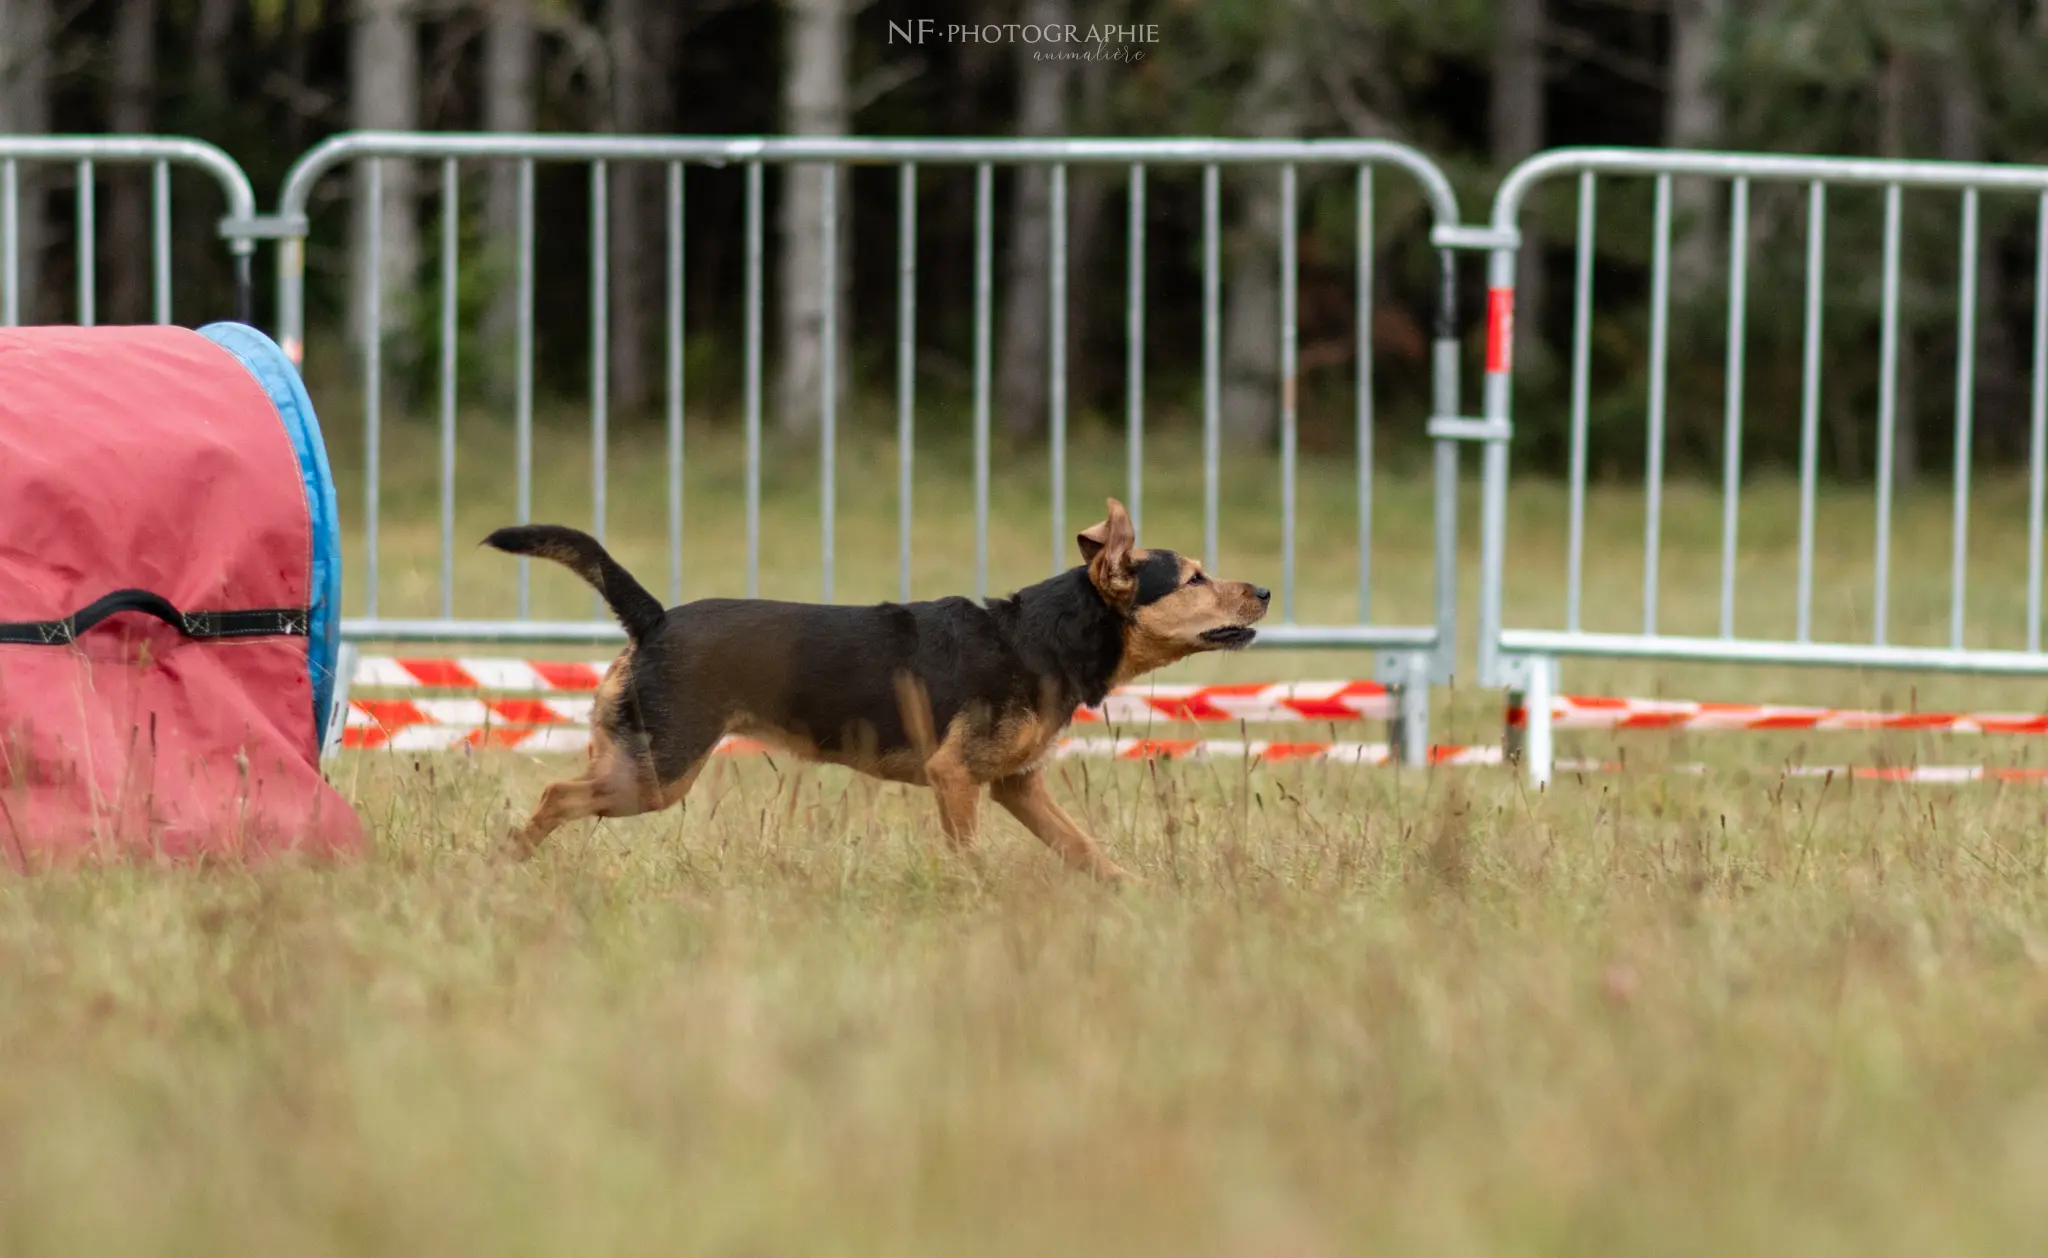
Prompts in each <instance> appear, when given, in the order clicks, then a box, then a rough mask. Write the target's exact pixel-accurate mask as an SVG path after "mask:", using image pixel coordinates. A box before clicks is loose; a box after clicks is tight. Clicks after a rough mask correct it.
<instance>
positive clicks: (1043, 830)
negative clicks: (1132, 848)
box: [989, 769, 1139, 883]
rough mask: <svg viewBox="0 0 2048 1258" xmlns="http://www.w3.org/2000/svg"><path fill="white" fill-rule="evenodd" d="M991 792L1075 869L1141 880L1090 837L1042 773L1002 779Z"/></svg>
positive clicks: (1113, 879)
mask: <svg viewBox="0 0 2048 1258" xmlns="http://www.w3.org/2000/svg"><path fill="white" fill-rule="evenodd" d="M989 794H990V795H993V796H994V797H995V801H996V802H997V803H998V804H1001V805H1002V806H1003V807H1004V808H1006V809H1008V810H1009V812H1010V815H1011V816H1013V817H1015V818H1016V819H1017V820H1019V821H1021V822H1023V823H1024V828H1025V829H1027V830H1029V831H1031V833H1033V834H1035V835H1037V836H1038V837H1039V839H1040V840H1042V841H1043V842H1044V843H1045V845H1046V846H1047V847H1049V848H1051V849H1052V850H1053V851H1055V852H1058V853H1059V854H1060V858H1061V859H1062V860H1064V861H1066V862H1067V864H1069V865H1071V866H1072V867H1074V868H1075V869H1078V870H1080V871H1082V872H1083V873H1087V874H1093V875H1094V876H1095V877H1097V878H1100V879H1102V880H1103V881H1104V882H1116V883H1130V882H1137V881H1139V879H1138V878H1137V877H1136V876H1135V875H1133V874H1132V873H1130V872H1129V871H1128V870H1126V869H1123V868H1122V867H1120V866H1119V865H1118V864H1117V863H1116V862H1115V861H1112V860H1111V859H1109V858H1108V857H1107V856H1104V855H1103V854H1102V849H1101V848H1099V847H1097V846H1096V845H1095V840H1094V839H1092V838H1090V837H1088V832H1087V831H1086V830H1083V829H1082V828H1081V826H1080V824H1079V823H1078V822H1076V821H1075V820H1074V819H1073V818H1072V817H1069V816H1068V815H1067V813H1066V810H1065V809H1063V808H1061V807H1060V806H1059V804H1058V803H1057V802H1056V801H1055V800H1054V799H1053V797H1052V792H1051V791H1049V790H1047V789H1046V788H1045V774H1044V773H1043V772H1040V771H1039V770H1036V769H1034V770H1032V771H1031V772H1029V773H1020V774H1018V775H1017V776H1015V777H1007V778H1000V779H998V780H996V781H995V782H994V783H992V784H991V785H990V786H989Z"/></svg>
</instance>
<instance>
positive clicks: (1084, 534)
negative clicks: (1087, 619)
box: [1075, 498, 1138, 603]
mask: <svg viewBox="0 0 2048 1258" xmlns="http://www.w3.org/2000/svg"><path fill="white" fill-rule="evenodd" d="M1075 540H1076V541H1077V542H1079V543H1080V544H1081V558H1082V560H1083V561H1084V562H1085V563H1087V565H1088V579H1089V580H1090V581H1092V582H1094V583H1095V588H1096V589H1098V590H1100V591H1102V594H1103V596H1104V597H1105V598H1108V599H1109V600H1110V601H1112V602H1118V603H1121V602H1125V601H1127V600H1128V599H1129V598H1130V596H1131V594H1132V592H1133V591H1134V590H1135V589H1136V586H1137V578H1136V577H1135V576H1134V575H1133V574H1132V572H1131V551H1132V550H1133V549H1134V548H1136V546H1137V544H1138V534H1137V530H1135V529H1133V528H1132V527H1131V513H1130V512H1128V511H1126V510H1124V504H1122V503H1121V502H1118V501H1117V500H1116V499H1114V498H1111V499H1110V500H1109V515H1108V517H1107V518H1106V519H1104V520H1103V521H1102V523H1100V524H1096V525H1093V526H1091V527H1089V528H1085V529H1083V530H1081V534H1080V536H1079V537H1077V538H1075Z"/></svg>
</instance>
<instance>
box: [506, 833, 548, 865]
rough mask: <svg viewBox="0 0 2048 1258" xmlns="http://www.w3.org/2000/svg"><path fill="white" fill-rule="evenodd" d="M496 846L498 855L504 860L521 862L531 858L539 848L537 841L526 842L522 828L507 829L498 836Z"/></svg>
mask: <svg viewBox="0 0 2048 1258" xmlns="http://www.w3.org/2000/svg"><path fill="white" fill-rule="evenodd" d="M497 846H498V855H500V856H502V857H504V858H505V859H506V860H509V861H517V862H520V863H522V864H523V863H525V862H526V861H530V860H532V859H533V854H534V853H535V852H536V851H538V850H539V849H540V845H539V844H538V843H529V842H527V839H526V832H525V831H524V830H523V829H513V830H507V831H506V832H505V833H504V834H503V835H501V836H500V837H499V839H498V845H497Z"/></svg>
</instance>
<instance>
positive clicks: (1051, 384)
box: [1045, 163, 1067, 576]
mask: <svg viewBox="0 0 2048 1258" xmlns="http://www.w3.org/2000/svg"><path fill="white" fill-rule="evenodd" d="M1050 191H1051V196H1050V197H1049V199H1048V202H1047V205H1046V216H1047V218H1048V220H1049V222H1048V224H1047V225H1048V226H1049V227H1050V228H1051V229H1052V230H1051V232H1050V237H1051V238H1050V241H1049V244H1050V246H1051V247H1050V249H1049V250H1048V251H1047V252H1048V253H1049V255H1050V256H1049V258H1048V261H1047V267H1048V268H1049V269H1050V271H1051V272H1052V273H1051V275H1049V276H1048V277H1047V280H1048V284H1047V301H1046V324H1047V329H1046V340H1047V353H1046V373H1047V376H1048V377H1049V378H1048V379H1047V380H1046V390H1045V396H1046V403H1047V406H1048V408H1049V409H1050V411H1051V416H1050V421H1051V422H1050V424H1049V427H1050V428H1051V438H1052V441H1051V444H1052V569H1051V575H1053V576H1058V575H1059V573H1060V572H1061V571H1062V570H1063V569H1065V568H1066V566H1067V562H1066V561H1067V537H1066V532H1067V168H1066V165H1065V163H1061V164H1059V165H1056V166H1054V167H1053V168H1052V187H1051V189H1050Z"/></svg>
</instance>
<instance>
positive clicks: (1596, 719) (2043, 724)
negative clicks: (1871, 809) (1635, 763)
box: [1507, 695, 2048, 734]
mask: <svg viewBox="0 0 2048 1258" xmlns="http://www.w3.org/2000/svg"><path fill="white" fill-rule="evenodd" d="M1550 714H1551V716H1550V719H1551V723H1552V725H1554V726H1555V727H1556V728H1558V729H1604V730H1620V729H1627V730H1644V729H1648V730H1659V729H1661V730H1698V731H1701V732H1713V731H1727V730H1742V731H1753V732H1755V731H1774V730H1790V731H1799V730H1815V731H1823V732H1864V733H1869V732H1873V731H1910V732H1918V733H1939V734H2048V715H2035V714H2032V713H2025V712H1870V711H1864V710H1862V709H1859V708H1810V707H1787V706H1781V705H1777V704H1768V703H1700V702H1698V701H1696V700H1691V699H1609V698H1600V697H1596V696H1592V695H1559V696H1558V697H1557V698H1556V699H1554V700H1552V701H1551V707H1550ZM1528 715H1529V714H1528V710H1527V709H1526V708H1521V707H1513V708H1509V709H1508V713H1507V719H1508V724H1509V725H1510V726H1516V727H1519V726H1523V725H1526V724H1528Z"/></svg>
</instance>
